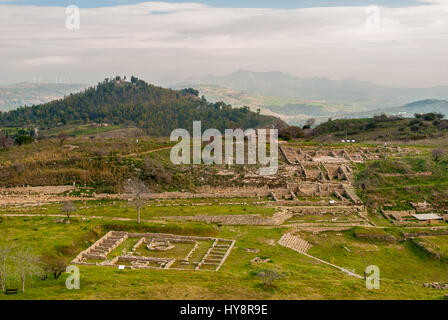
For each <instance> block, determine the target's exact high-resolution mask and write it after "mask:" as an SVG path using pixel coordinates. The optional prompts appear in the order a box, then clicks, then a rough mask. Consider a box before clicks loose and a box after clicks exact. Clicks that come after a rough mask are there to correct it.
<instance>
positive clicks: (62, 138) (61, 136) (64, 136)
mask: <svg viewBox="0 0 448 320" xmlns="http://www.w3.org/2000/svg"><path fill="white" fill-rule="evenodd" d="M67 138H68V135H67V134H66V133H65V132H61V133H59V134H58V139H59V143H60V145H61V146H63V145H64V142H65V140H67Z"/></svg>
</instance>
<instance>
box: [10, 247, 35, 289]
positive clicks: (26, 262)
mask: <svg viewBox="0 0 448 320" xmlns="http://www.w3.org/2000/svg"><path fill="white" fill-rule="evenodd" d="M15 261H16V266H17V269H18V272H19V276H20V280H21V282H22V292H25V281H26V279H27V277H28V276H31V275H33V274H35V273H37V271H38V267H37V266H38V261H39V259H38V257H37V256H35V255H34V254H33V253H32V252H31V249H29V248H19V249H18V250H17V252H16V255H15Z"/></svg>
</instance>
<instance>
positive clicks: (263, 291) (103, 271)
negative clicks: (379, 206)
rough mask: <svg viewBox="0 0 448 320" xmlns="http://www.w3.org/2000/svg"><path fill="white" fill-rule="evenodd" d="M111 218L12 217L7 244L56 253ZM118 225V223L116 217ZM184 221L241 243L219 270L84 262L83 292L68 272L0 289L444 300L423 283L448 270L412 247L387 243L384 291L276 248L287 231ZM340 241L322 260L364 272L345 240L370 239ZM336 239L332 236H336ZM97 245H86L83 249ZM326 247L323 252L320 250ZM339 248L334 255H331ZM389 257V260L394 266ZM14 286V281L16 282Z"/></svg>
mask: <svg viewBox="0 0 448 320" xmlns="http://www.w3.org/2000/svg"><path fill="white" fill-rule="evenodd" d="M105 223H106V222H105V221H97V220H90V221H80V222H75V223H73V224H69V225H65V224H57V223H54V222H53V219H50V218H37V217H36V218H29V219H23V218H8V219H5V220H3V222H2V223H0V231H1V234H2V237H1V238H0V244H5V243H13V244H16V245H22V246H27V247H31V248H33V250H34V251H35V253H36V254H41V253H43V252H47V251H48V250H50V251H51V250H54V246H55V244H58V245H68V244H70V243H71V242H72V241H73V240H74V239H76V238H79V237H82V235H83V234H84V233H86V232H88V230H89V229H91V228H95V227H96V228H99V227H101V226H102V227H103V228H105V226H104V225H105ZM110 223H116V222H110ZM119 225H120V226H121V227H122V228H128V229H129V230H134V229H142V228H143V229H144V228H150V229H154V228H156V230H158V231H159V232H163V231H167V230H170V231H173V230H174V229H173V227H169V226H167V227H163V226H161V225H152V224H142V225H141V226H136V225H135V223H131V222H120V223H119ZM193 227H194V226H190V227H188V226H184V227H183V228H184V233H198V231H199V230H202V232H203V233H210V232H212V233H214V234H215V235H214V236H218V237H222V238H227V239H236V241H237V242H236V247H235V249H234V250H233V251H232V253H231V254H230V256H229V258H228V260H227V261H226V263H225V264H224V265H223V267H222V269H221V270H220V271H219V272H207V271H203V272H193V271H176V270H118V269H117V268H112V267H97V266H80V271H81V289H80V290H67V289H66V288H65V279H66V275H64V274H63V275H62V276H61V277H60V278H59V279H57V280H55V279H52V278H49V279H47V280H44V281H42V280H40V279H39V278H37V277H34V278H32V279H31V280H29V281H28V283H27V289H26V292H25V293H19V294H18V295H16V296H6V295H3V294H0V299H391V298H403V299H428V298H429V299H439V298H442V295H443V293H442V292H439V291H437V290H433V289H429V288H423V287H422V285H421V284H420V283H417V284H413V283H412V281H411V280H414V281H416V280H415V279H416V277H417V276H418V275H419V276H420V277H419V278H418V279H419V281H421V280H422V274H423V279H425V280H439V281H440V280H441V278H442V277H444V275H446V272H444V269H443V268H442V267H440V266H439V265H438V264H437V263H436V262H432V261H429V260H427V258H426V257H425V256H424V255H421V254H420V252H419V251H415V250H413V249H412V248H410V247H407V246H406V245H404V246H401V247H387V246H385V247H381V248H380V250H381V251H380V254H375V256H373V257H372V258H371V259H369V262H371V263H377V264H378V265H379V266H380V270H381V272H382V277H383V278H384V280H383V281H382V282H381V289H380V290H367V289H366V288H365V283H364V282H363V281H361V280H359V279H355V278H351V277H348V276H346V275H344V274H342V273H341V272H339V271H337V270H336V269H332V268H330V267H328V266H325V265H323V264H320V263H318V262H316V261H313V260H310V259H309V258H307V257H304V256H302V255H300V254H298V253H296V252H294V251H293V250H290V249H287V248H284V247H281V246H278V245H274V246H273V245H271V244H270V243H269V241H270V240H272V241H277V240H278V239H279V238H280V237H281V235H282V234H283V233H284V232H285V230H283V229H282V228H275V227H250V226H229V227H222V228H219V229H218V228H216V227H214V226H210V225H204V224H197V225H195V227H194V228H193ZM328 236H329V237H332V240H337V239H340V240H339V241H335V242H334V244H333V245H332V246H328V245H325V244H320V245H319V246H314V247H313V248H312V252H313V253H314V254H316V255H320V256H321V257H322V258H326V259H328V260H334V262H337V263H340V264H342V265H344V266H346V267H353V268H355V269H357V270H359V268H360V266H362V263H361V262H360V261H359V258H358V257H357V256H356V255H348V254H345V253H344V252H343V251H341V249H340V248H339V247H340V245H341V244H347V245H352V246H355V243H358V247H359V246H361V247H363V246H367V245H368V247H369V248H370V247H371V246H372V245H371V244H370V243H364V242H359V241H357V242H355V240H354V239H353V238H351V236H350V234H348V233H344V236H343V237H338V236H335V235H334V236H332V235H330V234H329V235H328ZM333 238H335V239H333ZM328 240H329V239H328ZM87 246H89V243H86V244H85V245H84V246H83V247H87ZM244 248H257V249H259V250H260V252H259V253H257V254H255V253H249V252H246V251H245V250H244ZM319 248H320V249H319ZM329 251H331V254H332V256H328V252H329ZM255 256H261V257H269V258H270V259H272V262H271V263H268V264H265V265H252V264H251V263H250V260H251V259H252V258H254V257H255ZM386 262H388V264H389V265H387V264H386ZM266 268H267V269H271V270H276V271H277V272H278V273H279V274H281V275H282V277H281V278H280V279H279V280H277V281H276V282H274V287H272V288H265V287H264V286H263V285H262V284H261V280H260V279H259V278H258V277H257V276H256V274H257V272H259V271H260V270H261V269H266ZM14 285H15V284H14V283H11V286H14Z"/></svg>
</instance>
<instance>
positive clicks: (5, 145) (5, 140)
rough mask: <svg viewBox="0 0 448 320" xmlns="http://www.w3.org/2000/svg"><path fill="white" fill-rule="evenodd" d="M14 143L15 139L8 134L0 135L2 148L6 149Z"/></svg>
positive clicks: (0, 146) (0, 147)
mask: <svg viewBox="0 0 448 320" xmlns="http://www.w3.org/2000/svg"><path fill="white" fill-rule="evenodd" d="M13 144H14V141H13V140H12V139H11V138H9V137H7V136H0V149H6V148H8V147H10V146H12V145H13Z"/></svg>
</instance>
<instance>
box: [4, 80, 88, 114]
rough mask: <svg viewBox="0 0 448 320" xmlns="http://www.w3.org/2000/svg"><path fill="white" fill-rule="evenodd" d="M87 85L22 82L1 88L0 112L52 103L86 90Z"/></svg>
mask: <svg viewBox="0 0 448 320" xmlns="http://www.w3.org/2000/svg"><path fill="white" fill-rule="evenodd" d="M86 87H87V85H85V84H59V83H30V82H22V83H17V84H12V85H7V86H0V111H8V110H13V109H16V108H18V107H21V106H25V105H28V106H30V105H33V104H40V103H45V102H50V101H52V100H55V99H59V98H62V97H64V96H65V95H67V94H70V93H73V92H77V91H80V90H82V89H84V88H86Z"/></svg>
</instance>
